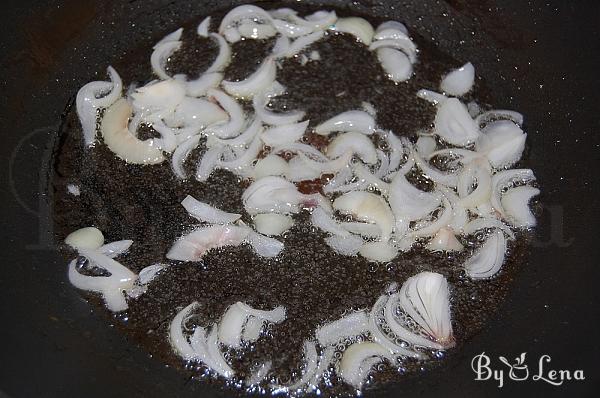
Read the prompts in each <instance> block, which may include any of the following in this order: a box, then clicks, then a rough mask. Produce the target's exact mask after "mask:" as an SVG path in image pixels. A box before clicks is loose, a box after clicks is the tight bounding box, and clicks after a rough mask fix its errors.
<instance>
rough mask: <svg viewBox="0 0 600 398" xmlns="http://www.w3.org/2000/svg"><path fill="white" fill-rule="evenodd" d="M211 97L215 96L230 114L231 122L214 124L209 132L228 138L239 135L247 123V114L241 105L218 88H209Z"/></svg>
mask: <svg viewBox="0 0 600 398" xmlns="http://www.w3.org/2000/svg"><path fill="white" fill-rule="evenodd" d="M207 94H208V96H209V97H212V98H214V99H215V100H216V101H217V102H218V103H219V105H221V107H222V108H223V109H224V110H225V112H227V113H228V114H229V122H227V123H223V124H219V125H216V126H212V127H210V128H209V129H207V133H213V134H215V135H216V136H217V137H218V138H222V139H228V138H234V137H237V136H238V135H239V134H240V132H241V131H242V129H243V128H244V125H245V123H246V115H245V113H244V110H243V108H242V107H241V105H240V104H239V103H238V102H237V101H236V100H235V99H233V98H231V97H230V96H228V95H227V94H225V93H224V92H222V91H220V90H217V89H209V90H208V92H207Z"/></svg>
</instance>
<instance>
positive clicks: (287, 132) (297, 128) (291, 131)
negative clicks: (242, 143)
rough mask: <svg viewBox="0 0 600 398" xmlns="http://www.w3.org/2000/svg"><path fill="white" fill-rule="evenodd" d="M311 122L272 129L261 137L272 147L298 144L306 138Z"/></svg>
mask: <svg viewBox="0 0 600 398" xmlns="http://www.w3.org/2000/svg"><path fill="white" fill-rule="evenodd" d="M308 123H309V121H308V120H306V121H304V122H301V123H295V124H285V125H281V126H276V127H271V128H269V129H267V130H265V132H264V133H263V134H262V135H261V139H262V140H263V142H264V143H265V144H266V145H268V146H270V147H279V146H284V145H287V144H291V143H293V142H296V141H298V140H300V139H301V138H302V136H304V133H305V132H306V128H307V127H308Z"/></svg>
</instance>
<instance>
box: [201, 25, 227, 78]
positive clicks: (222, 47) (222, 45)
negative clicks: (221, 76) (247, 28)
mask: <svg viewBox="0 0 600 398" xmlns="http://www.w3.org/2000/svg"><path fill="white" fill-rule="evenodd" d="M210 37H212V38H213V39H215V40H216V41H217V43H218V44H219V54H217V58H215V60H214V61H213V63H212V65H211V66H210V67H209V68H208V69H207V70H206V72H204V73H214V72H223V70H224V69H225V68H226V67H227V65H229V63H230V62H231V47H230V46H229V43H227V40H225V39H224V38H223V36H221V35H220V34H218V33H211V34H210Z"/></svg>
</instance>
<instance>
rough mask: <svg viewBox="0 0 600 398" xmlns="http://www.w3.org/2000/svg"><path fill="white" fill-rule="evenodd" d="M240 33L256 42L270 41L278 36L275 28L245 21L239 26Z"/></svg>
mask: <svg viewBox="0 0 600 398" xmlns="http://www.w3.org/2000/svg"><path fill="white" fill-rule="evenodd" d="M238 32H240V35H241V36H242V37H245V38H247V39H255V40H264V39H268V38H270V37H273V36H275V35H276V34H277V30H276V29H275V28H274V27H273V26H271V25H269V24H264V23H256V22H254V21H249V20H246V21H244V22H243V23H241V24H240V25H239V26H238Z"/></svg>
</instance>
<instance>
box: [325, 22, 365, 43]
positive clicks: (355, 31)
mask: <svg viewBox="0 0 600 398" xmlns="http://www.w3.org/2000/svg"><path fill="white" fill-rule="evenodd" d="M331 29H332V30H335V31H336V32H341V33H348V34H351V35H352V36H354V37H356V38H357V39H358V41H360V42H361V43H363V44H365V45H367V46H368V45H369V44H371V42H372V41H373V35H374V34H375V30H374V29H373V26H371V24H370V23H369V21H367V20H366V19H364V18H359V17H349V18H339V19H338V20H337V21H336V23H335V25H333V27H332V28H331Z"/></svg>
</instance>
